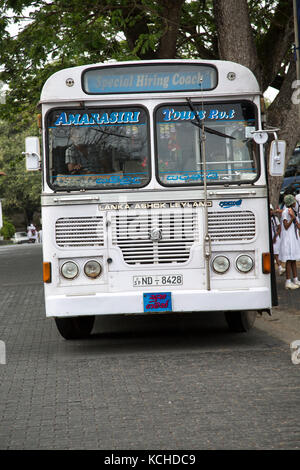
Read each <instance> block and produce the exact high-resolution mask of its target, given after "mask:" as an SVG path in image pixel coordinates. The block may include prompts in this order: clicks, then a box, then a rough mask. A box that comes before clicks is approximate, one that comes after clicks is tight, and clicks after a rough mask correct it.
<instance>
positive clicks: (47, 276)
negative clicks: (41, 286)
mask: <svg viewBox="0 0 300 470" xmlns="http://www.w3.org/2000/svg"><path fill="white" fill-rule="evenodd" d="M43 280H44V282H47V283H49V282H51V263H49V262H45V263H43Z"/></svg>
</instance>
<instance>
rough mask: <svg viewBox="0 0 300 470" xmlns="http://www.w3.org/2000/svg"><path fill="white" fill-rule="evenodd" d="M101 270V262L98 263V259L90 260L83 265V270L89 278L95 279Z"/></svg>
mask: <svg viewBox="0 0 300 470" xmlns="http://www.w3.org/2000/svg"><path fill="white" fill-rule="evenodd" d="M101 271H102V268H101V264H100V263H98V261H95V260H91V261H88V262H87V263H85V265H84V272H85V274H86V276H88V277H90V278H91V279H96V277H98V276H100V274H101Z"/></svg>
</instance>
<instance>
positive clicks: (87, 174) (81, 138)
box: [47, 107, 150, 190]
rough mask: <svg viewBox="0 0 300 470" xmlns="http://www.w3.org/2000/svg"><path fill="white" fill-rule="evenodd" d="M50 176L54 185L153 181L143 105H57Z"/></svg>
mask: <svg viewBox="0 0 300 470" xmlns="http://www.w3.org/2000/svg"><path fill="white" fill-rule="evenodd" d="M47 127H48V134H47V138H48V149H49V150H48V159H47V170H48V171H47V177H48V182H49V185H50V187H52V188H53V189H54V190H63V189H66V190H70V189H73V190H77V189H78V190H80V189H112V188H124V187H125V188H126V187H130V188H132V187H142V186H145V185H146V184H147V183H148V182H149V180H150V157H149V155H150V152H149V137H148V134H149V133H148V116H147V114H146V111H145V110H144V109H143V108H139V107H126V108H125V107H118V108H109V109H108V108H105V109H104V108H97V109H95V108H93V109H90V108H89V109H74V108H72V109H68V110H66V109H56V110H54V111H51V112H50V113H49V114H48V118H47Z"/></svg>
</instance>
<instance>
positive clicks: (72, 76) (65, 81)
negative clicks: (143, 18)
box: [40, 59, 260, 103]
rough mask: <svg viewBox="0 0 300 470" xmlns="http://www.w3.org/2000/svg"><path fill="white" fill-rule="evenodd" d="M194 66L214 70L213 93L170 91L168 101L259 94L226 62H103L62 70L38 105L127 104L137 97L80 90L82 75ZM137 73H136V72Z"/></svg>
mask: <svg viewBox="0 0 300 470" xmlns="http://www.w3.org/2000/svg"><path fill="white" fill-rule="evenodd" d="M176 64H177V65H178V66H179V67H180V66H182V65H186V64H189V65H194V66H201V65H202V66H207V68H212V67H214V68H215V69H216V70H217V77H218V78H217V83H216V86H215V87H214V88H213V89H210V90H204V91H199V90H186V91H185V90H179V91H174V92H173V94H172V97H178V98H180V97H185V96H190V97H193V96H194V97H198V98H199V97H200V96H203V97H209V96H211V97H217V96H219V97H221V96H230V95H232V96H234V97H239V96H241V95H242V96H243V95H257V94H260V89H259V85H258V82H257V80H256V78H255V76H254V74H253V73H252V72H251V71H250V70H249V69H248V68H246V67H244V66H243V65H240V64H237V63H235V62H230V61H221V60H215V61H212V60H205V61H204V60H192V59H189V60H186V59H168V60H152V61H142V60H141V61H134V62H133V61H130V62H107V63H99V64H90V65H82V66H78V67H71V68H66V69H62V70H60V71H58V72H56V73H54V74H53V75H51V76H50V77H49V78H48V80H47V81H46V82H45V84H44V87H43V89H42V93H41V101H40V103H60V102H68V103H69V102H73V101H80V102H82V101H84V102H87V101H95V100H97V99H98V98H99V97H102V99H106V100H109V99H110V98H111V97H114V98H116V97H118V100H120V99H122V100H128V99H129V100H130V99H133V98H134V97H135V98H136V97H137V93H135V92H130V93H124V92H123V93H122V94H118V93H116V92H114V93H112V94H103V93H99V94H98V93H92V94H90V93H87V92H85V91H84V90H83V86H82V84H83V81H82V77H83V72H86V71H87V70H95V69H97V68H98V69H100V68H101V69H107V68H111V70H116V67H118V68H120V67H124V70H125V67H127V69H128V67H131V69H132V71H134V68H133V67H134V66H138V67H140V68H141V67H142V66H145V67H146V66H151V65H152V66H156V65H160V66H168V65H173V68H174V65H176ZM139 70H140V69H139ZM138 96H139V98H140V99H146V98H154V97H166V96H170V91H164V90H158V91H151V92H147V91H143V92H142V93H141V92H139V93H138Z"/></svg>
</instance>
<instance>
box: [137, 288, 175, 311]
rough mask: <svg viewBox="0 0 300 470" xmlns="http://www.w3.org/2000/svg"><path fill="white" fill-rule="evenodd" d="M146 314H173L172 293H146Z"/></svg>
mask: <svg viewBox="0 0 300 470" xmlns="http://www.w3.org/2000/svg"><path fill="white" fill-rule="evenodd" d="M144 312H145V313H155V312H172V298H171V292H157V293H152V292H147V293H144Z"/></svg>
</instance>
